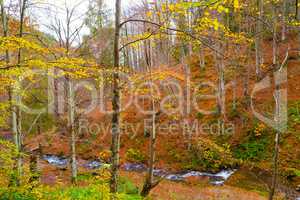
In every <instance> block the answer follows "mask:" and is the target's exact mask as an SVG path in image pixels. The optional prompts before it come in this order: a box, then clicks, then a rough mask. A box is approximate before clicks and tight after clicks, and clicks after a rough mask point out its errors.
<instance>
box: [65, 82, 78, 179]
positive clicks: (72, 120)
mask: <svg viewBox="0 0 300 200" xmlns="http://www.w3.org/2000/svg"><path fill="white" fill-rule="evenodd" d="M67 80H68V105H69V109H68V113H69V127H70V132H71V142H70V147H71V172H72V174H71V175H72V178H71V179H72V183H73V184H76V182H77V161H76V126H75V113H76V111H75V99H74V98H75V97H74V96H75V94H74V91H73V83H72V80H70V79H69V78H68V79H67Z"/></svg>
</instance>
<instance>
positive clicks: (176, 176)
mask: <svg viewBox="0 0 300 200" xmlns="http://www.w3.org/2000/svg"><path fill="white" fill-rule="evenodd" d="M43 159H44V160H46V161H47V162H48V163H49V164H51V165H54V166H57V167H67V165H68V163H69V159H68V158H64V157H59V156H54V155H45V156H43ZM105 165H107V164H105V163H102V162H101V161H97V160H92V161H89V160H84V161H83V164H81V166H82V167H85V168H86V169H99V168H101V167H103V166H105ZM122 169H123V170H125V171H134V172H140V173H143V172H146V171H147V166H146V165H144V164H135V163H125V164H124V165H123V166H122ZM235 172H236V170H231V169H228V170H222V171H220V172H219V173H215V174H213V173H207V172H199V171H186V172H180V173H171V172H168V171H167V170H164V169H155V170H154V172H153V173H154V175H155V176H157V177H161V178H165V179H167V180H170V181H184V180H186V179H187V178H190V177H208V178H209V182H210V184H212V185H218V186H221V185H223V184H224V183H225V182H226V181H227V180H228V179H229V178H230V176H232V175H233V174H234V173H235Z"/></svg>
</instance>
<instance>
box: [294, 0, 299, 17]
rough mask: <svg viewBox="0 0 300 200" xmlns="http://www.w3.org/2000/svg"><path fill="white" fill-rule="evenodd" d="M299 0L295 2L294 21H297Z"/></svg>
mask: <svg viewBox="0 0 300 200" xmlns="http://www.w3.org/2000/svg"><path fill="white" fill-rule="evenodd" d="M298 5H299V0H295V9H296V10H295V19H296V20H299V6H298Z"/></svg>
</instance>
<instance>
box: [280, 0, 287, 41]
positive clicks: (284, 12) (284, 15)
mask: <svg viewBox="0 0 300 200" xmlns="http://www.w3.org/2000/svg"><path fill="white" fill-rule="evenodd" d="M287 15H288V12H287V0H283V5H282V33H281V40H282V41H284V40H285V39H286V32H287V27H286V23H287Z"/></svg>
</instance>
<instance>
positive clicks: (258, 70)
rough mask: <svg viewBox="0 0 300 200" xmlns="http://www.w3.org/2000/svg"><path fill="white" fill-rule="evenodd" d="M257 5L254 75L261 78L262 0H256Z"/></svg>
mask: <svg viewBox="0 0 300 200" xmlns="http://www.w3.org/2000/svg"><path fill="white" fill-rule="evenodd" d="M257 6H258V19H257V22H256V36H255V57H256V65H255V71H256V77H257V78H259V79H260V78H261V65H262V64H263V55H262V30H263V29H262V21H263V12H264V2H263V0H257Z"/></svg>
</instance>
